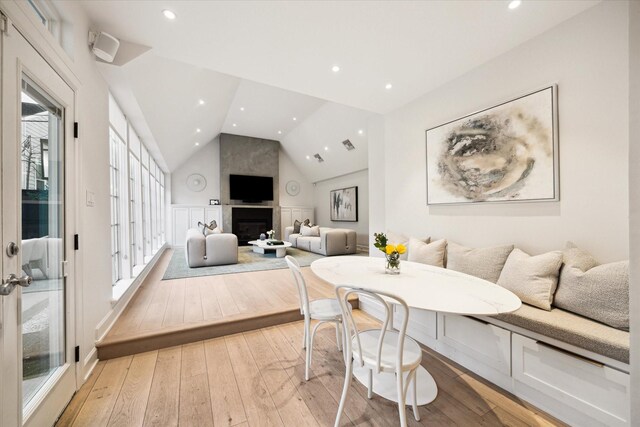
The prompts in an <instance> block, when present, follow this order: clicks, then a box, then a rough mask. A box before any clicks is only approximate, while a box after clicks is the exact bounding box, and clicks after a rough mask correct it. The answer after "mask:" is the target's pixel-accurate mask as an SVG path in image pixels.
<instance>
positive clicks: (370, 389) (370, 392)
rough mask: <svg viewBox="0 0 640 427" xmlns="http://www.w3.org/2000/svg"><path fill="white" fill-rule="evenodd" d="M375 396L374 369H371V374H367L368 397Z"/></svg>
mask: <svg viewBox="0 0 640 427" xmlns="http://www.w3.org/2000/svg"><path fill="white" fill-rule="evenodd" d="M372 397H373V369H369V374H368V375H367V398H369V399H371V398H372Z"/></svg>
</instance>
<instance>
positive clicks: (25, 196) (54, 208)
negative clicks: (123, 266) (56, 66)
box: [0, 27, 76, 427]
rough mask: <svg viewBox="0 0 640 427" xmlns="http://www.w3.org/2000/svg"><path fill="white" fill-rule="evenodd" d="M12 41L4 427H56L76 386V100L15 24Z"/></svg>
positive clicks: (7, 46) (6, 121) (6, 57)
mask: <svg viewBox="0 0 640 427" xmlns="http://www.w3.org/2000/svg"><path fill="white" fill-rule="evenodd" d="M8 33H9V36H7V35H6V33H5V34H3V36H2V51H1V55H2V66H1V67H2V101H3V102H2V114H1V117H2V151H1V154H2V173H1V182H2V185H1V193H2V194H1V197H0V199H1V203H2V248H0V249H1V250H2V253H1V256H2V271H1V273H2V276H1V277H2V285H1V286H0V295H1V296H0V302H1V305H2V312H1V316H2V329H1V330H0V345H2V356H1V359H0V363H2V366H1V368H2V373H1V377H2V378H1V379H2V392H1V393H2V401H1V403H0V405H1V412H2V415H0V423H1V427H12V426H21V425H25V426H49V425H53V423H54V422H55V420H56V418H57V417H58V416H59V414H60V413H61V412H62V410H63V409H64V407H65V406H66V404H67V403H68V402H69V400H70V399H71V397H72V395H73V393H74V392H75V389H76V369H75V360H74V352H73V347H74V346H75V344H74V343H75V334H74V323H73V322H74V316H73V313H74V310H73V304H74V300H73V296H74V293H73V270H74V268H73V255H74V254H73V248H72V246H71V242H72V240H73V239H72V238H70V237H71V236H72V233H73V229H74V228H75V226H74V223H73V219H74V217H73V203H74V199H73V193H74V191H73V189H74V188H75V187H74V184H73V182H74V181H73V172H74V171H73V164H74V160H73V159H74V140H73V134H72V131H73V100H74V94H73V91H72V90H71V88H70V87H69V86H68V85H67V84H66V83H65V82H64V80H63V79H62V78H61V77H60V76H59V75H58V74H57V73H56V72H55V71H54V70H53V69H52V68H51V67H50V66H49V65H48V64H47V62H46V61H45V60H44V59H43V58H42V57H41V56H40V55H39V54H38V53H37V52H36V50H35V49H34V48H33V47H32V46H31V45H30V44H29V43H28V42H27V40H26V39H24V37H23V36H22V35H21V34H20V32H19V31H18V30H17V29H16V28H15V27H11V28H9V31H8Z"/></svg>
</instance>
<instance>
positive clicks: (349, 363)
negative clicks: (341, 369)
mask: <svg viewBox="0 0 640 427" xmlns="http://www.w3.org/2000/svg"><path fill="white" fill-rule="evenodd" d="M352 375H353V359H350V360H348V361H347V366H346V369H345V374H344V386H343V388H342V397H340V405H338V413H337V414H336V422H335V424H334V427H339V426H340V418H342V412H344V405H345V402H346V401H347V393H348V392H349V387H350V386H351V377H352Z"/></svg>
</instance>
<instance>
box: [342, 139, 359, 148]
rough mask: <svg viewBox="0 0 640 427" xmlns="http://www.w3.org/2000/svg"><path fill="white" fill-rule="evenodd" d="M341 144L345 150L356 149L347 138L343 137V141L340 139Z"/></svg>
mask: <svg viewBox="0 0 640 427" xmlns="http://www.w3.org/2000/svg"><path fill="white" fill-rule="evenodd" d="M342 145H344V148H346V149H347V151H351V150H355V149H356V147H354V146H353V144H352V143H351V141H349V140H348V139H345V140H344V141H342Z"/></svg>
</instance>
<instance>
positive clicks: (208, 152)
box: [171, 137, 220, 205]
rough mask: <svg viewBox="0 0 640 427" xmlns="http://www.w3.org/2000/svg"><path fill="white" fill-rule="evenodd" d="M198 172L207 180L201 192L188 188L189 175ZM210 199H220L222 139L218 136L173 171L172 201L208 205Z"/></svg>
mask: <svg viewBox="0 0 640 427" xmlns="http://www.w3.org/2000/svg"><path fill="white" fill-rule="evenodd" d="M194 173H198V174H200V175H202V176H204V177H205V179H206V180H207V187H206V188H205V189H204V190H203V191H200V192H193V191H191V190H189V189H188V188H187V178H188V177H189V175H191V174H194ZM209 199H220V139H219V137H216V138H215V139H214V140H213V141H211V142H209V143H208V144H207V145H205V146H204V147H202V148H200V149H199V150H197V151H196V152H195V153H194V154H193V155H192V156H191V157H189V158H188V159H187V160H186V161H185V162H184V163H183V164H182V165H180V166H179V167H178V168H177V169H176V170H174V171H173V172H172V173H171V203H172V204H174V205H176V204H181V205H208V204H209Z"/></svg>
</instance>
